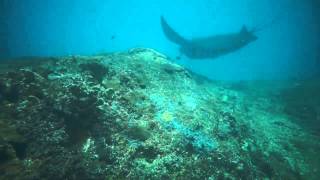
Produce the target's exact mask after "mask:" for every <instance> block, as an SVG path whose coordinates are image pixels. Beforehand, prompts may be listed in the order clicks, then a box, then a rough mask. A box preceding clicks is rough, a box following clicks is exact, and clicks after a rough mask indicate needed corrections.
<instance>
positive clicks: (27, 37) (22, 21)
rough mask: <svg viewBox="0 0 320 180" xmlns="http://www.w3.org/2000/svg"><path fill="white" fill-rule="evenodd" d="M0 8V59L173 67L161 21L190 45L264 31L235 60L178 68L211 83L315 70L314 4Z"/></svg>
mask: <svg viewBox="0 0 320 180" xmlns="http://www.w3.org/2000/svg"><path fill="white" fill-rule="evenodd" d="M1 4H2V5H1V7H2V9H3V10H1V14H2V16H1V21H2V23H1V27H2V28H1V31H2V32H1V34H2V35H1V38H2V43H4V44H3V45H2V49H3V50H2V53H1V54H2V56H10V57H15V56H61V55H70V54H82V55H88V54H95V53H103V52H114V51H121V50H126V49H128V48H132V47H149V48H154V49H156V50H158V51H160V52H163V53H165V54H167V55H168V56H170V57H172V58H173V59H175V57H176V56H178V55H179V50H178V48H177V46H176V45H174V44H173V43H169V42H168V41H167V39H166V38H165V37H164V34H163V33H162V30H161V27H160V16H161V15H163V16H165V17H166V19H167V20H168V21H169V22H170V24H171V25H172V26H174V29H175V30H177V31H178V32H179V33H180V34H183V35H184V36H186V37H189V38H191V37H202V36H209V35H214V34H221V33H229V32H237V31H239V30H240V28H241V27H242V25H247V26H248V28H249V29H253V28H255V27H260V26H265V25H266V24H267V26H265V27H264V29H263V30H262V31H260V32H258V33H257V36H258V38H259V39H258V41H256V42H254V43H252V44H250V45H249V46H248V47H245V49H243V50H241V51H239V52H237V53H234V54H229V55H227V56H223V57H220V58H219V59H217V61H200V62H199V61H189V59H188V58H186V57H183V58H182V59H181V60H180V61H178V63H179V64H182V65H184V66H186V67H188V68H191V69H193V70H194V71H196V72H199V73H201V74H204V75H206V76H208V77H211V78H213V79H227V80H234V79H286V78H303V77H310V76H312V75H314V74H315V73H317V70H318V69H319V68H317V67H318V65H319V51H318V49H319V47H320V43H319V34H320V33H319V32H320V27H319V18H318V17H319V3H318V1H316V0H306V1H289V0H281V1H275V0H262V1H259V2H257V1H253V0H245V1H234V0H227V1H219V0H201V1H197V0H191V1H188V3H186V2H185V1H183V0H176V1H174V2H172V1H156V0H153V1H143V0H139V1H131V0H123V1H122V0H120V1H101V0H93V1H90V3H88V2H87V1H83V0H80V1H73V0H69V1H62V0H56V1H38V0H29V1H19V0H11V1H7V0H2V1H1ZM274 19H275V20H274ZM273 20H274V23H272V24H270V22H271V21H273ZM235 59H236V60H235Z"/></svg>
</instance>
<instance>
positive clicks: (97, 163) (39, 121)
mask: <svg viewBox="0 0 320 180" xmlns="http://www.w3.org/2000/svg"><path fill="white" fill-rule="evenodd" d="M239 87H240V89H242V86H241V85H240V86H239V84H238V85H230V84H224V83H219V82H213V81H210V80H208V79H206V78H204V77H201V76H199V75H196V74H194V73H192V72H190V71H188V70H186V69H184V68H183V67H181V66H179V65H176V64H174V63H172V62H170V61H169V60H168V58H166V57H165V56H164V55H161V54H159V53H157V52H155V51H153V50H151V49H132V50H130V51H128V52H124V53H113V54H106V55H101V56H70V57H61V58H29V59H23V60H16V61H8V62H3V63H2V64H1V65H0V110H1V111H0V163H1V164H0V179H124V178H130V179H185V178H187V179H264V178H270V179H301V178H302V179H303V178H309V179H310V178H314V179H317V178H319V177H320V172H319V171H320V170H319V169H318V168H319V167H320V166H319V164H320V158H319V155H317V154H318V153H317V152H316V150H317V149H318V150H319V147H320V144H319V142H320V141H319V137H318V136H314V135H312V134H310V133H308V132H307V131H305V130H304V129H302V128H301V127H300V126H299V125H298V124H295V123H294V122H292V121H290V118H291V117H290V116H289V115H287V114H286V113H285V111H284V110H283V109H284V108H283V106H282V105H281V103H280V102H278V101H279V99H277V98H268V97H263V96H257V95H253V94H248V93H245V92H243V91H242V90H239V89H237V88H239ZM310 157H312V158H310Z"/></svg>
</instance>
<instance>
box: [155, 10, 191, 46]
mask: <svg viewBox="0 0 320 180" xmlns="http://www.w3.org/2000/svg"><path fill="white" fill-rule="evenodd" d="M161 26H162V30H163V32H164V34H165V35H166V37H167V38H168V39H169V40H170V41H172V42H174V43H176V44H179V45H184V44H186V43H187V40H186V39H185V38H183V37H182V36H180V35H179V34H178V33H177V32H176V31H175V30H173V29H172V28H171V27H170V26H169V24H168V23H167V21H166V20H165V19H164V17H163V16H161Z"/></svg>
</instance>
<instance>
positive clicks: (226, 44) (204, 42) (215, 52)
mask: <svg viewBox="0 0 320 180" xmlns="http://www.w3.org/2000/svg"><path fill="white" fill-rule="evenodd" d="M161 26H162V30H163V32H164V34H165V36H166V37H167V38H168V39H169V40H170V41H172V42H174V43H176V44H178V45H179V46H180V52H181V53H182V54H184V55H186V56H187V57H189V58H190V59H207V58H211V59H213V58H217V57H219V56H222V55H226V54H229V53H232V52H235V51H237V50H239V49H241V48H243V47H245V46H246V45H248V44H249V43H251V42H254V41H255V40H257V39H258V37H257V36H256V35H255V34H254V33H255V31H254V30H252V31H249V30H248V29H247V27H246V26H245V25H244V26H243V27H242V29H241V30H240V31H239V32H235V33H229V34H221V35H213V36H209V37H202V38H194V39H191V40H189V39H186V38H184V37H182V36H181V35H179V34H178V33H177V32H176V31H175V30H173V28H171V27H170V26H169V24H168V23H167V21H166V20H165V18H164V17H163V16H161Z"/></svg>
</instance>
